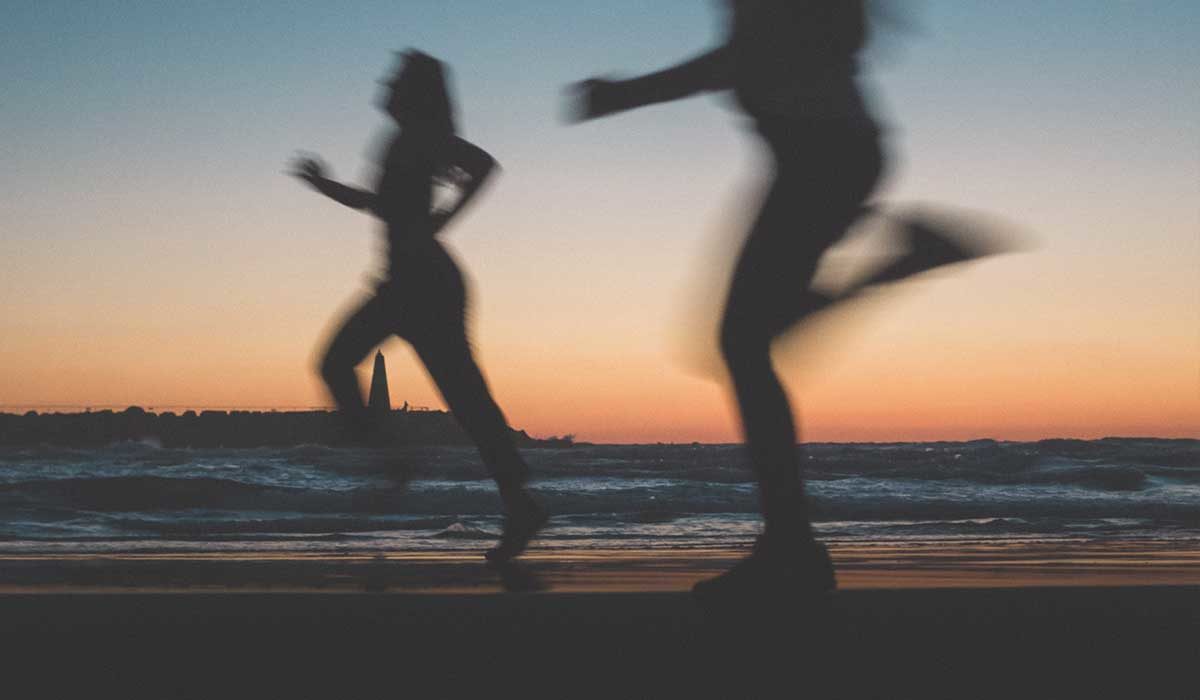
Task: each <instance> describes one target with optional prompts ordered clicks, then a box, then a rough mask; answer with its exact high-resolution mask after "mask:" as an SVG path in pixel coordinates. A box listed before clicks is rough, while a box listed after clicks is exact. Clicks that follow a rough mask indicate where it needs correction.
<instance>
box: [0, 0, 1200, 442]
mask: <svg viewBox="0 0 1200 700" xmlns="http://www.w3.org/2000/svg"><path fill="white" fill-rule="evenodd" d="M891 6H893V7H911V8H913V9H912V10H911V11H910V12H909V13H908V14H909V17H908V21H909V22H910V23H911V24H913V25H914V26H912V27H911V28H908V29H900V28H897V27H892V28H882V27H881V28H880V29H879V32H878V36H877V41H876V42H875V43H874V44H873V46H872V48H871V49H870V50H869V52H868V53H867V56H866V58H867V62H866V70H867V76H866V77H867V84H868V86H869V87H870V89H871V97H872V100H873V104H874V105H875V107H876V111H877V113H878V114H879V116H880V118H881V120H882V121H883V122H885V123H886V125H887V128H888V133H889V137H888V139H889V144H890V149H891V153H892V155H893V161H892V168H891V174H890V178H889V180H888V181H887V183H886V185H885V188H884V190H883V191H882V192H881V194H880V196H881V199H882V200H883V201H885V202H893V203H896V204H903V203H909V202H915V201H923V202H936V203H944V204H946V205H951V206H954V207H956V208H962V209H966V210H973V211H981V212H988V213H991V214H993V215H995V216H997V217H1000V218H1002V219H1004V220H1006V221H1008V222H1010V224H1011V229H1010V230H1011V231H1014V232H1018V233H1019V235H1020V236H1021V237H1022V240H1023V241H1024V242H1025V244H1026V250H1024V251H1023V252H1020V253H1016V254H1011V255H1006V256H1002V257H998V258H995V259H991V260H986V261H982V262H980V263H978V264H975V265H973V266H970V267H966V268H964V269H961V270H954V271H950V272H947V273H946V274H941V275H935V276H931V277H930V278H929V279H922V280H919V281H915V282H912V283H909V284H906V285H904V286H903V287H902V288H897V289H896V290H895V291H894V292H893V293H891V294H889V295H887V296H883V295H880V296H879V297H878V298H876V299H873V300H871V302H870V303H868V304H866V305H864V306H863V307H862V308H861V309H860V311H859V314H858V316H857V317H856V319H855V320H856V322H855V323H842V324H829V325H828V326H827V327H818V328H817V329H816V330H817V331H818V332H817V333H816V335H818V336H820V337H821V338H822V340H824V341H825V342H823V343H820V344H817V343H816V342H814V341H813V338H812V337H811V336H810V338H809V339H808V340H807V341H797V342H796V343H791V344H785V345H784V346H783V347H781V348H780V352H779V360H780V366H781V369H782V373H783V375H784V376H785V377H786V378H787V381H788V384H789V387H790V388H791V390H792V396H793V400H794V402H795V404H796V406H797V408H798V414H799V417H800V419H801V426H802V435H803V437H804V438H805V439H810V440H831V441H832V440H837V441H843V440H845V441H863V440H924V439H966V438H975V437H995V438H1002V439H1032V438H1041V437H1050V436H1077V437H1099V436H1104V435H1158V436H1192V437H1197V436H1200V274H1197V273H1198V272H1200V126H1198V124H1200V79H1198V78H1197V73H1196V68H1197V66H1200V4H1198V3H1196V2H1194V0H1153V1H1152V2H1136V3H1135V2H1116V1H1108V2H1095V0H1055V1H1054V2H1047V1H1046V0H1036V1H1035V0H1012V1H1010V2H1005V3H986V2H962V1H961V0H925V1H923V2H911V3H910V2H892V3H891ZM720 10H721V8H720V4H719V3H717V2H712V1H706V0H656V1H655V2H646V1H645V0H605V1H604V2H563V1H562V0H513V1H511V2H483V1H482V0H405V1H403V2H396V1H395V0H390V1H388V2H347V3H329V2H319V3H318V2H292V3H253V4H252V6H251V4H247V3H240V2H238V3H235V2H203V3H200V2H173V3H152V2H88V3H79V2H56V1H50V0H43V1H40V2H28V3H7V4H6V6H5V12H4V16H5V21H4V23H3V24H2V25H0V66H2V67H3V68H2V70H0V164H2V166H3V167H2V169H0V192H2V194H0V300H2V302H0V303H2V307H0V308H2V311H0V411H3V410H19V409H24V408H26V407H29V406H40V407H49V406H53V405H64V406H117V407H120V406H126V405H131V404H137V405H142V406H146V407H167V406H175V407H197V408H199V407H238V406H241V407H307V406H318V405H325V404H326V403H327V400H326V397H325V395H324V393H323V390H322V388H321V385H320V383H319V381H318V379H317V377H316V375H315V373H314V371H313V366H314V364H315V357H316V354H317V352H318V348H319V346H320V343H321V340H322V338H323V337H324V336H325V334H326V333H327V332H328V331H329V330H330V329H331V327H332V324H334V323H335V321H336V319H337V316H338V314H340V313H341V312H342V311H343V310H344V309H345V308H346V307H347V305H348V304H350V303H353V301H354V300H355V298H356V295H361V294H363V293H364V292H365V290H367V289H368V287H367V284H368V279H369V275H370V274H371V272H372V271H373V270H374V269H376V267H377V265H378V261H377V260H376V256H377V253H378V249H379V243H380V232H379V227H378V225H377V223H376V222H375V221H373V220H372V219H370V218H368V217H367V216H364V215H362V214H361V213H357V212H353V211H350V210H346V209H342V208H339V207H338V206H337V205H336V204H334V203H332V202H331V201H329V200H325V199H323V198H322V197H320V196H319V195H317V194H315V193H314V192H312V191H311V190H308V189H306V188H305V187H304V186H303V185H302V184H300V183H299V182H298V181H296V180H294V179H292V178H289V177H287V176H286V175H285V174H284V173H283V171H284V170H285V169H286V165H287V161H288V160H289V159H290V158H291V156H292V155H293V154H294V153H295V151H296V150H297V149H306V150H311V151H315V152H317V153H319V154H321V156H322V157H323V158H324V159H325V160H326V162H327V163H329V164H330V166H331V167H332V169H333V175H334V176H335V177H337V178H338V179H342V180H348V181H351V182H358V183H364V184H365V183H367V182H370V178H371V173H372V168H373V166H372V159H373V157H374V153H375V149H377V148H378V145H379V141H380V138H381V135H382V134H383V133H384V129H385V128H386V127H387V122H386V121H385V118H384V117H383V116H382V115H381V114H380V113H379V112H378V111H376V110H375V109H374V108H373V106H372V101H373V99H374V97H375V94H376V91H377V89H378V86H377V84H376V80H377V79H379V78H380V77H381V76H382V75H383V74H384V72H385V71H386V70H388V68H389V67H390V66H391V65H392V56H391V54H390V52H391V51H392V50H395V49H402V48H405V47H409V46H414V47H419V48H421V49H423V50H425V51H428V52H429V53H432V54H434V55H436V56H438V57H440V58H442V59H444V60H446V61H447V62H448V63H449V64H450V65H451V66H452V67H453V80H454V90H455V93H456V95H457V99H458V104H459V110H460V116H461V125H462V127H463V135H464V136H465V137H467V138H468V139H470V140H472V141H474V142H476V143H478V144H479V145H481V146H482V147H484V148H485V149H487V150H488V151H490V152H491V153H492V154H493V155H495V156H496V158H497V159H498V160H499V161H500V163H501V165H502V166H503V171H502V172H501V173H500V176H499V177H498V178H497V179H496V181H495V182H494V183H492V186H491V187H489V188H488V189H487V190H486V191H485V192H484V193H483V195H482V196H481V198H480V201H479V202H478V203H477V205H476V206H475V207H474V208H473V209H472V210H471V211H470V212H469V213H468V214H466V215H465V216H464V218H463V219H462V220H461V221H459V222H458V223H456V225H455V226H454V227H453V228H452V230H449V231H448V232H447V233H446V234H445V238H446V241H447V243H448V245H449V246H450V247H451V248H452V250H453V251H454V253H455V254H456V255H457V256H458V258H459V260H460V262H461V263H462V264H463V265H464V267H465V269H466V271H467V272H468V274H469V275H470V278H471V280H472V284H473V293H474V299H473V306H472V322H473V324H474V325H473V336H474V340H475V345H476V348H477V351H478V355H479V359H480V361H481V364H482V365H483V368H484V371H485V372H486V374H487V375H488V378H489V380H490V381H491V383H492V385H493V389H494V391H495V394H496V397H497V399H498V400H499V402H500V404H501V405H502V406H503V407H504V409H505V411H506V413H507V414H508V417H509V419H510V421H511V423H512V424H513V425H514V426H516V427H520V428H524V429H526V430H528V431H529V432H530V433H532V434H534V435H541V436H545V435H551V434H555V435H557V434H564V433H572V434H575V435H576V436H577V437H578V438H579V439H583V440H592V441H597V442H646V441H650V442H653V441H693V440H697V441H716V442H727V441H732V440H736V439H737V435H738V432H737V428H736V422H735V420H734V414H733V413H732V410H731V406H730V405H729V403H728V400H727V398H726V390H725V388H724V385H723V384H722V383H721V382H720V381H716V380H715V379H714V378H712V377H706V376H704V375H703V374H702V373H700V372H699V371H698V367H700V366H707V365H710V364H711V360H712V357H713V352H714V348H713V345H714V344H715V340H714V338H713V333H712V332H711V330H712V329H711V325H712V323H713V319H714V318H715V313H716V303H717V300H719V298H720V294H721V288H720V287H721V285H722V284H723V283H724V281H723V279H721V277H720V269H721V265H722V262H721V261H723V260H724V261H727V260H728V255H729V250H730V249H731V246H732V245H733V243H732V241H735V240H736V236H737V235H738V234H739V233H740V230H741V227H742V226H743V225H744V221H745V219H746V217H747V216H748V215H749V212H750V211H751V210H752V208H753V204H754V202H755V198H756V197H757V194H756V192H757V189H756V184H757V182H758V178H759V177H760V171H761V170H762V166H763V163H764V161H763V154H762V153H761V152H760V151H759V148H758V146H757V144H756V143H755V141H754V137H753V135H752V134H751V133H750V132H749V131H748V130H747V129H746V128H745V127H746V124H745V123H744V119H743V118H742V117H741V116H740V115H739V114H738V113H737V112H736V110H734V109H732V108H731V105H730V103H729V101H728V100H727V99H725V98H723V97H704V98H697V99H692V100H688V101H684V102H680V103H676V104H672V105H666V106H659V107H655V108H650V109H646V110H641V111H638V112H633V113H629V114H627V115H622V116H619V117H613V118H610V119H605V120H600V121H597V122H594V123H589V124H585V125H580V126H567V125H565V124H564V122H563V120H562V118H561V117H562V112H563V93H562V88H563V86H564V85H566V84H568V83H570V82H572V81H574V80H578V79H581V78H584V77H587V76H590V75H594V74H598V73H614V74H622V73H624V74H633V73H636V72H639V71H645V70H648V69H652V68H656V67H659V66H662V65H666V64H668V63H670V62H672V61H675V60H677V59H680V58H684V57H686V56H688V55H690V54H692V53H695V52H697V51H699V50H702V49H703V48H705V47H706V46H708V45H710V44H711V43H712V42H713V41H715V40H716V39H717V38H718V37H719V36H720V21H721V16H722V14H721V11H720ZM866 233H867V234H870V232H869V231H868V232H866ZM858 243H859V245H860V247H862V248H869V246H870V243H871V239H870V238H869V236H868V237H866V238H862V239H861V240H859V241H858ZM383 351H384V353H385V354H386V355H387V357H388V370H389V375H390V382H391V393H392V397H393V399H394V400H396V401H397V402H399V401H403V400H408V401H409V402H410V403H412V404H416V405H427V406H433V407H436V406H440V405H441V404H440V400H439V399H438V397H437V394H436V391H435V390H434V389H433V387H432V385H431V384H430V382H429V381H428V380H427V379H426V377H425V375H424V373H423V371H422V370H421V368H420V367H419V365H418V364H417V363H416V362H415V358H414V357H413V355H412V353H411V352H410V351H409V350H408V348H407V346H406V345H405V344H404V343H403V342H401V341H399V340H392V341H390V342H388V343H387V344H386V345H385V346H384V347H383ZM364 369H366V368H364Z"/></svg>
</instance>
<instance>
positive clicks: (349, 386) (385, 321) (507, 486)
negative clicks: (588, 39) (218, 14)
mask: <svg viewBox="0 0 1200 700" xmlns="http://www.w3.org/2000/svg"><path fill="white" fill-rule="evenodd" d="M445 73H446V71H445V70H444V68H443V65H442V63H441V62H440V61H438V60H436V59H434V58H432V57H430V56H428V55H426V54H423V53H420V52H417V51H408V52H405V53H404V54H402V63H401V66H400V69H399V70H398V71H397V72H396V73H395V75H394V76H392V78H391V79H390V80H389V81H388V82H387V83H386V84H385V86H386V92H385V94H384V95H383V99H382V102H381V104H380V105H379V106H380V107H381V108H382V109H383V110H384V111H385V112H387V114H388V115H389V116H391V117H392V118H393V119H394V120H395V121H396V124H397V125H398V126H399V131H397V132H396V133H395V135H394V136H393V137H392V139H391V141H390V143H389V144H388V146H387V150H386V153H385V154H384V158H383V161H382V162H383V167H382V172H381V173H380V176H379V180H378V182H377V183H376V187H375V191H373V192H372V191H367V190H361V189H357V188H355V187H351V186H349V185H344V184H341V183H339V182H335V181H333V180H331V179H329V178H328V177H327V176H326V168H325V166H324V165H323V164H322V163H321V161H320V160H319V159H318V158H316V157H311V156H305V157H301V158H299V159H298V160H297V161H296V163H295V165H294V171H293V174H294V175H295V176H296V177H299V178H300V179H302V180H304V181H305V182H307V183H308V184H310V185H312V186H313V187H314V188H315V189H316V190H317V191H318V192H320V193H322V194H324V195H325V196H327V197H329V198H330V199H333V200H334V201H336V202H339V203H341V204H344V205H346V206H348V207H352V208H354V209H361V210H364V211H369V212H371V213H373V214H375V215H376V216H378V217H379V218H380V219H382V220H383V222H384V225H385V227H386V230H387V243H388V256H387V262H388V268H387V274H386V277H385V279H384V280H383V281H382V282H381V283H380V284H379V286H378V288H377V289H376V290H375V294H374V295H373V296H372V297H371V298H370V299H368V300H367V301H366V302H365V303H364V304H362V305H361V306H360V307H359V308H358V309H357V310H356V311H354V312H353V313H351V314H350V315H349V316H348V317H347V318H346V319H345V320H344V321H343V322H342V326H341V328H340V329H339V330H338V331H337V333H336V334H335V335H334V337H333V339H332V341H331V342H330V343H329V346H328V348H327V349H326V351H325V354H324V358H323V360H322V361H321V369H320V371H321V376H322V377H323V378H324V380H325V383H326V385H327V386H328V387H329V391H330V393H331V394H332V395H333V398H334V400H335V401H336V402H337V406H338V408H339V409H340V410H341V411H342V413H343V414H344V416H345V417H346V422H347V425H348V427H349V429H350V431H351V437H352V438H353V439H356V440H361V441H368V440H371V439H372V438H373V437H374V434H375V433H377V432H378V430H379V426H378V425H377V424H376V423H374V422H373V421H372V420H371V416H370V414H369V413H368V411H367V409H366V407H365V405H364V404H363V397H362V391H361V388H360V386H359V382H358V376H357V374H356V373H355V369H354V368H355V367H356V366H357V365H358V364H359V363H360V362H361V361H362V360H363V359H364V358H365V357H366V356H367V354H368V353H370V352H371V350H372V349H374V348H375V347H376V346H377V345H379V344H380V343H381V342H383V341H384V340H385V339H387V338H388V336H390V335H392V334H395V335H398V336H400V337H402V338H404V339H405V340H407V341H408V342H410V343H411V344H412V346H413V349H414V350H416V352H417V355H418V356H419V357H420V358H421V361H422V362H423V363H424V364H425V368H426V370H428V372H429V374H430V376H431V377H432V378H433V381H434V382H435V383H436V384H437V387H438V390H439V391H441V393H442V396H443V398H444V399H445V401H446V404H447V405H448V406H449V407H450V410H451V411H453V413H454V415H455V417H456V418H457V419H458V421H459V422H460V423H461V424H462V426H463V428H464V429H465V430H466V431H467V433H468V434H469V435H470V436H471V438H472V439H473V440H474V441H475V443H476V445H477V446H478V447H479V451H480V454H481V455H482V457H483V462H484V464H485V465H486V466H487V468H488V470H489V472H490V473H491V475H492V477H493V478H494V479H495V480H496V484H497V486H499V489H500V496H501V498H502V499H503V501H504V506H505V510H506V518H505V523H504V532H503V534H502V535H501V538H500V543H499V545H498V546H497V547H495V548H493V549H491V550H489V551H488V553H487V557H488V559H489V561H491V562H493V563H503V562H506V561H508V560H510V559H511V558H513V557H515V556H517V555H518V554H520V553H521V552H522V551H523V550H524V549H525V547H526V545H527V544H528V543H529V540H530V539H531V538H532V537H533V535H534V534H535V533H536V532H537V531H538V529H540V528H541V527H542V525H543V524H544V523H545V521H546V514H545V512H544V511H543V510H542V508H541V507H540V506H539V505H538V504H537V503H536V502H535V501H534V500H533V498H532V497H531V496H530V495H529V493H528V492H527V491H526V490H525V488H524V483H525V480H526V476H527V471H528V468H527V466H526V464H525V461H524V459H523V458H522V457H521V455H520V453H519V452H518V451H517V448H516V444H515V442H514V440H513V437H512V433H511V431H510V430H509V427H508V424H507V422H506V421H505V418H504V414H503V413H501V411H500V408H499V406H497V405H496V402H495V401H494V400H493V399H492V396H491V393H490V392H489V390H488V386H487V383H486V381H485V380H484V378H483V375H482V373H481V372H480V370H479V367H478V365H476V363H475V359H474V357H473V356H472V353H471V347H470V344H469V342H468V340H467V332H466V316H465V310H466V286H465V284H464V281H463V277H462V274H461V272H460V271H459V269H458V266H457V265H456V264H455V262H454V259H453V258H451V256H450V254H449V253H448V252H447V251H446V249H445V248H444V247H443V246H442V245H441V243H439V242H438V240H437V238H436V236H437V234H438V233H439V232H441V231H442V229H443V228H444V227H445V226H446V224H447V223H448V222H449V221H450V220H452V219H453V218H454V217H455V216H456V215H457V214H458V213H459V212H460V211H462V209H463V207H464V206H466V205H467V204H468V203H469V202H470V201H471V200H472V199H473V198H474V197H475V195H476V193H477V192H478V191H479V187H480V186H481V185H482V184H483V183H484V181H485V180H486V179H487V178H488V176H489V175H490V174H491V173H492V171H493V170H494V169H495V167H496V163H495V161H494V160H493V159H492V157H491V156H490V155H489V154H487V153H486V152H484V151H483V150H482V149H480V148H478V147H477V146H475V145H473V144H471V143H468V142H467V141H465V140H463V139H462V138H459V137H458V136H457V134H456V133H455V123H454V110H453V107H452V104H451V100H450V93H449V88H448V86H447V81H446V75H445ZM435 184H446V185H450V186H453V187H454V188H456V189H457V190H458V192H459V196H458V198H457V199H456V200H455V201H454V202H453V204H452V205H450V206H449V207H448V208H446V209H435V208H434V206H433V204H434V203H433V192H434V186H435Z"/></svg>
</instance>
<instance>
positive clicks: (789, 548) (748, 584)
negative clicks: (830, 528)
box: [692, 536, 837, 605]
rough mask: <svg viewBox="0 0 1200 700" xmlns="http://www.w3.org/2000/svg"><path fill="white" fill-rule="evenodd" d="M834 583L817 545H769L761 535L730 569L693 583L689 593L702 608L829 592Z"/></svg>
mask: <svg viewBox="0 0 1200 700" xmlns="http://www.w3.org/2000/svg"><path fill="white" fill-rule="evenodd" d="M836 588H837V580H836V578H835V576H834V573H833V562H832V561H831V560H830V559H829V552H828V551H827V550H826V549H825V546H824V545H822V544H820V543H819V542H816V541H813V540H808V541H805V542H794V541H793V542H787V543H779V544H776V543H773V542H771V541H770V540H768V539H767V538H766V537H765V536H760V537H759V538H758V541H757V542H755V545H754V550H753V551H752V552H751V553H750V555H749V556H748V557H746V558H745V559H742V560H741V561H740V562H738V563H737V564H735V565H734V566H733V568H731V569H729V570H728V571H726V572H725V573H723V574H721V575H719V576H716V577H714V578H710V579H706V580H704V581H701V582H699V583H697V584H696V585H695V586H694V587H693V588H692V593H693V594H694V595H695V596H696V597H697V598H699V599H700V602H701V603H702V604H704V605H712V604H720V603H737V602H742V603H753V602H765V601H769V600H778V599H779V597H780V596H784V597H796V596H799V597H814V596H821V595H825V594H827V593H831V592H833V590H834V589H836Z"/></svg>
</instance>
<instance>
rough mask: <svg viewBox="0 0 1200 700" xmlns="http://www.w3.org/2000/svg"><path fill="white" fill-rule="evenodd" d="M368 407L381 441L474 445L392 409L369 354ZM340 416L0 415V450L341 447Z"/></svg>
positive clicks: (522, 437)
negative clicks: (130, 445) (145, 444)
mask: <svg viewBox="0 0 1200 700" xmlns="http://www.w3.org/2000/svg"><path fill="white" fill-rule="evenodd" d="M368 406H369V408H370V410H371V413H372V414H373V416H374V420H375V421H376V423H377V426H378V427H379V428H380V430H379V431H378V432H379V434H380V435H382V436H384V437H383V438H381V440H382V441H383V443H384V444H386V445H394V446H409V445H411V446H425V445H473V444H475V443H474V442H473V441H472V440H471V438H470V437H469V436H468V435H467V433H466V432H465V431H464V430H463V429H462V427H461V426H459V424H458V421H456V420H455V419H454V416H453V415H452V414H450V413H449V412H447V411H432V410H429V409H423V408H421V409H413V408H410V407H409V405H408V402H405V403H404V405H403V406H402V407H401V408H399V409H397V410H393V409H392V403H391V397H390V395H389V393H388V383H387V367H386V365H385V362H384V357H383V353H376V354H375V366H374V370H373V373H372V377H371V392H370V400H369V403H368ZM512 432H513V437H514V438H515V439H516V442H517V445H518V446H520V447H569V446H571V445H572V444H573V443H574V437H573V436H570V435H566V436H563V437H552V438H546V439H538V438H533V437H530V436H529V434H528V433H526V432H525V431H524V430H514V431H512ZM344 435H345V432H344V425H343V423H342V420H341V417H340V416H338V415H337V414H336V413H334V412H333V411H327V410H308V411H239V410H234V411H211V410H210V411H200V412H199V413H197V412H196V411H184V412H183V413H178V414H177V413H174V412H172V411H164V412H162V413H155V412H153V411H147V410H145V409H144V408H142V407H140V406H130V407H129V408H127V409H125V410H123V411H112V410H103V411H90V410H89V411H84V412H78V413H38V412H37V411H28V412H26V413H23V414H15V413H0V446H5V445H8V446H15V445H63V446H68V447H101V446H104V445H111V444H113V443H116V442H127V441H137V440H142V441H145V440H151V441H155V442H158V443H159V444H161V445H162V446H163V447H287V446H291V445H306V444H308V445H313V444H315V445H347V446H350V445H349V444H348V443H347V442H346V440H345V437H344Z"/></svg>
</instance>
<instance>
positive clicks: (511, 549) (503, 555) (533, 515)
mask: <svg viewBox="0 0 1200 700" xmlns="http://www.w3.org/2000/svg"><path fill="white" fill-rule="evenodd" d="M524 501H525V502H524V504H523V505H522V506H521V507H519V508H514V509H512V510H511V511H510V512H509V514H508V515H507V516H505V518H504V532H503V533H501V535H500V543H499V544H497V545H496V546H495V547H493V548H491V549H489V550H488V551H487V552H486V553H485V554H484V556H485V557H486V558H487V560H488V562H489V563H491V564H494V565H496V564H503V563H505V562H507V561H509V560H510V559H512V558H514V557H516V556H518V555H519V554H521V552H524V551H525V548H526V547H527V546H529V541H530V540H532V539H533V536H534V535H536V534H537V533H538V531H539V530H541V529H542V527H543V526H545V524H546V521H547V520H549V516H547V515H546V511H545V510H543V509H542V507H541V506H539V505H538V504H537V502H536V501H534V500H533V498H532V497H530V496H529V495H528V494H527V493H526V494H525V498H524Z"/></svg>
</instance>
